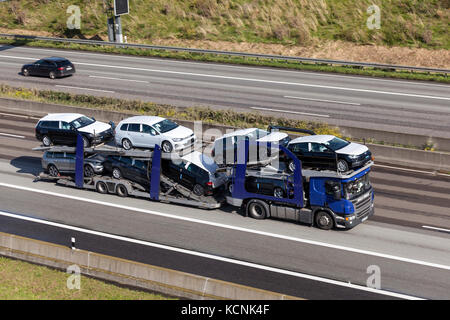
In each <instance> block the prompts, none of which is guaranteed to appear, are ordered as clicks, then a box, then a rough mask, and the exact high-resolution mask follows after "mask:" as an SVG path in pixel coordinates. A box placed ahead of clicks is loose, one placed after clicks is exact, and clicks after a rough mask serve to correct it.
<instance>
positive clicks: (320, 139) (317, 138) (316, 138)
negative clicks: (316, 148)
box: [289, 134, 336, 144]
mask: <svg viewBox="0 0 450 320" xmlns="http://www.w3.org/2000/svg"><path fill="white" fill-rule="evenodd" d="M333 138H336V137H335V136H332V135H328V134H317V135H312V136H303V137H299V138H296V139H294V140H291V141H290V142H289V144H294V143H302V142H316V143H324V142H327V141H330V140H331V139H333Z"/></svg>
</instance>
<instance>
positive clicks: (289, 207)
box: [226, 142, 374, 230]
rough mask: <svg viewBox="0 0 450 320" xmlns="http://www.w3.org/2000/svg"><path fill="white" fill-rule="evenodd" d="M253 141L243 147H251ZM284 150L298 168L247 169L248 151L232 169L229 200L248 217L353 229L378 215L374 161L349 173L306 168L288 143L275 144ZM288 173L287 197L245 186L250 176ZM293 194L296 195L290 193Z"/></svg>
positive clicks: (229, 202)
mask: <svg viewBox="0 0 450 320" xmlns="http://www.w3.org/2000/svg"><path fill="white" fill-rule="evenodd" d="M248 147H249V143H248V142H245V146H244V145H243V146H241V148H240V150H243V151H244V150H248ZM271 148H272V150H273V148H276V149H279V151H281V152H284V154H286V155H287V156H288V158H290V159H292V161H294V162H295V170H294V172H292V173H290V174H289V175H288V174H287V173H286V172H285V171H282V170H281V171H277V170H275V171H273V172H270V170H266V169H264V168H256V169H252V168H247V159H246V156H245V155H246V153H247V151H246V152H245V153H242V154H239V155H238V161H237V163H236V164H235V166H234V167H233V169H232V170H231V172H230V175H231V177H230V180H231V185H232V187H231V188H229V190H230V194H229V195H228V196H227V197H226V200H227V203H228V204H230V205H232V206H237V207H240V208H242V209H243V210H244V213H245V215H246V216H250V217H252V218H255V219H265V218H269V217H273V218H278V219H284V220H291V221H296V222H299V223H305V224H309V225H311V226H312V225H316V226H317V227H318V228H320V229H325V230H328V229H331V228H342V229H351V228H353V227H355V226H356V225H358V224H359V223H361V222H363V221H365V220H366V219H367V218H368V217H370V216H371V215H373V214H374V205H373V203H374V193H373V189H372V186H371V184H370V179H369V173H370V169H371V166H372V165H373V162H368V163H367V164H366V165H365V166H364V167H362V168H359V169H357V170H353V171H350V172H347V173H338V172H335V171H330V170H302V168H301V162H300V160H298V159H297V157H295V155H293V154H292V153H291V152H290V151H289V150H288V149H287V148H285V147H284V146H281V145H279V146H271ZM283 175H287V177H286V178H285V179H286V181H289V183H288V185H289V188H291V189H293V190H289V191H288V192H286V196H285V197H284V198H278V197H275V196H270V195H264V194H260V193H251V192H248V190H246V188H245V181H246V178H248V177H249V176H257V177H258V176H265V177H271V176H274V178H277V179H279V178H280V176H283ZM290 195H293V196H290Z"/></svg>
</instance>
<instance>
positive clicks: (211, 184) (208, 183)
mask: <svg viewBox="0 0 450 320" xmlns="http://www.w3.org/2000/svg"><path fill="white" fill-rule="evenodd" d="M206 186H208V187H211V188H212V187H214V183H212V181H208V182H207V183H206Z"/></svg>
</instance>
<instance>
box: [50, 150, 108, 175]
mask: <svg viewBox="0 0 450 320" xmlns="http://www.w3.org/2000/svg"><path fill="white" fill-rule="evenodd" d="M104 160H105V159H104V158H103V157H102V156H101V155H96V154H94V155H91V156H89V157H87V158H85V159H84V176H85V177H92V176H94V175H96V174H101V173H102V172H103V164H102V163H103V161H104ZM41 163H42V168H43V169H44V170H46V171H47V172H48V173H49V175H50V176H52V177H57V176H59V175H60V173H61V172H63V173H74V172H75V154H74V153H68V152H51V151H46V152H45V153H44V155H43V156H42V161H41Z"/></svg>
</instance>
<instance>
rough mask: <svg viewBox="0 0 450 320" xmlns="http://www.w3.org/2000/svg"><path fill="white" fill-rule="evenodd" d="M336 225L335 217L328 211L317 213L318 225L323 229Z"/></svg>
mask: <svg viewBox="0 0 450 320" xmlns="http://www.w3.org/2000/svg"><path fill="white" fill-rule="evenodd" d="M333 225H334V222H333V218H332V217H331V215H330V214H329V213H328V212H326V211H319V212H318V213H317V214H316V226H317V227H318V228H319V229H322V230H330V229H331V228H332V227H333Z"/></svg>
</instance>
